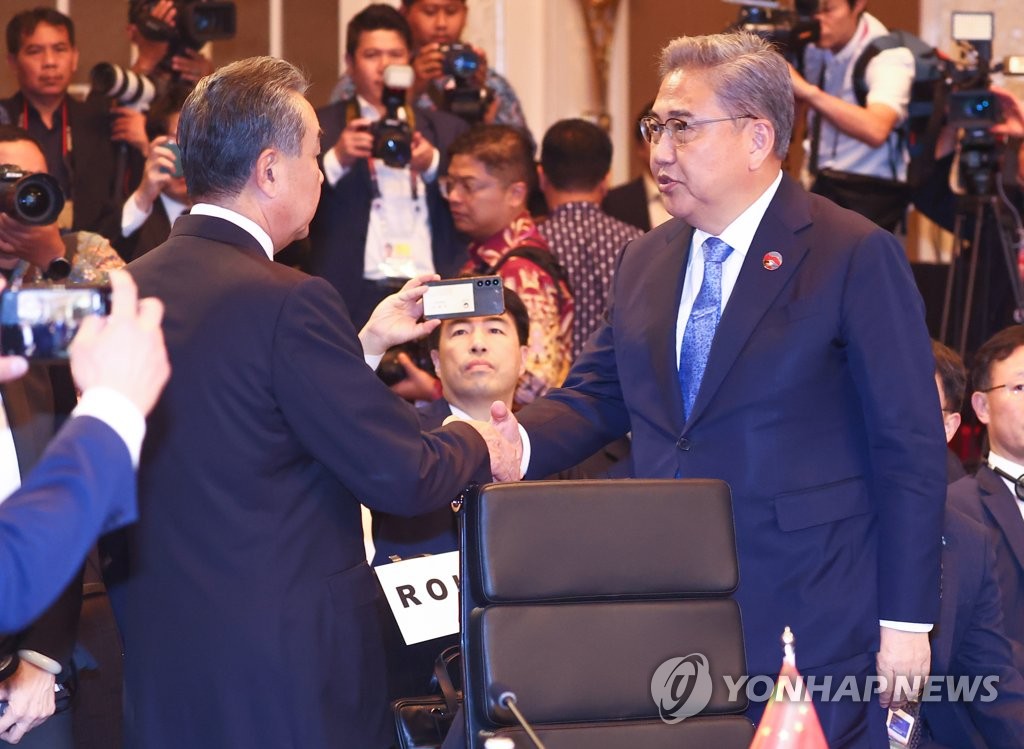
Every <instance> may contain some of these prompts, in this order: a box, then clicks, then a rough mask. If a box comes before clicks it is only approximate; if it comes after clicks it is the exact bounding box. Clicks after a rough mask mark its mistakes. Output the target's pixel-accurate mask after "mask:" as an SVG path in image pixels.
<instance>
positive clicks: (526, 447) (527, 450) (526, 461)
mask: <svg viewBox="0 0 1024 749" xmlns="http://www.w3.org/2000/svg"><path fill="white" fill-rule="evenodd" d="M519 436H520V437H521V438H522V440H523V461H522V462H521V463H520V464H519V473H520V475H521V476H525V475H526V469H527V468H529V467H530V454H531V452H532V448H531V447H530V435H528V434H527V433H526V430H525V429H523V425H522V424H520V425H519Z"/></svg>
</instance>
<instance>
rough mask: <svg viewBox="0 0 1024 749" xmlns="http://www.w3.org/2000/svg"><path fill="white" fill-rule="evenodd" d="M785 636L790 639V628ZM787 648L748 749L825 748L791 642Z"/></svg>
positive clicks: (825, 742)
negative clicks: (777, 676)
mask: <svg viewBox="0 0 1024 749" xmlns="http://www.w3.org/2000/svg"><path fill="white" fill-rule="evenodd" d="M786 635H788V636H789V637H790V638H792V635H791V634H790V633H789V628H787V629H786ZM786 635H784V636H783V640H784V641H785V639H786ZM786 645H787V646H786V657H785V658H783V659H782V670H781V671H780V672H779V679H778V681H777V682H776V683H775V692H774V693H773V694H772V701H771V702H769V703H768V707H767V708H765V711H764V716H763V717H762V718H761V723H760V725H758V727H757V733H756V734H755V735H754V740H753V742H751V744H750V749H828V742H827V741H825V734H824V733H823V732H822V730H821V724H820V723H819V722H818V714H817V713H816V712H815V711H814V703H812V702H811V698H810V696H809V695H808V694H807V691H806V690H805V689H804V686H803V679H802V678H801V677H800V672H799V671H797V670H796V660H795V658H794V656H793V650H792V639H790V641H789V642H787V643H786Z"/></svg>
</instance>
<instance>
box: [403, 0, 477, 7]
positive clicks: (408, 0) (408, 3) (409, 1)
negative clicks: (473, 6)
mask: <svg viewBox="0 0 1024 749" xmlns="http://www.w3.org/2000/svg"><path fill="white" fill-rule="evenodd" d="M460 2H461V3H462V4H463V5H466V3H468V2H469V0H460ZM415 4H416V0H402V7H403V8H411V7H412V6H414V5H415Z"/></svg>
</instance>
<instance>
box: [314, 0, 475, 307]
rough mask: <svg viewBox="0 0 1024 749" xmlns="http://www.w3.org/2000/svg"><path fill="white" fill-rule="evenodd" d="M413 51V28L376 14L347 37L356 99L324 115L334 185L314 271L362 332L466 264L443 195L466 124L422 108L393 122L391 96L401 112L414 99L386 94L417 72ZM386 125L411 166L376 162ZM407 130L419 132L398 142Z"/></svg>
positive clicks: (319, 222)
mask: <svg viewBox="0 0 1024 749" xmlns="http://www.w3.org/2000/svg"><path fill="white" fill-rule="evenodd" d="M411 43H412V39H411V33H410V31H409V25H408V24H407V23H406V21H405V19H404V18H403V17H402V15H401V14H400V13H399V12H398V11H397V10H395V9H394V8H392V7H390V6H388V5H384V4H381V3H377V4H373V5H370V6H368V7H367V8H366V9H365V10H363V11H362V12H360V13H359V14H357V15H356V16H354V17H353V18H352V21H351V22H350V23H349V26H348V29H347V32H346V56H345V60H346V66H347V68H348V73H349V75H350V76H351V79H352V81H353V82H354V84H355V94H354V96H353V97H352V98H350V99H348V100H346V101H343V102H337V103H335V104H330V105H328V106H326V107H324V108H321V109H319V110H317V117H318V118H319V120H320V127H321V128H322V130H323V133H322V135H321V141H320V142H321V148H322V164H323V170H324V174H325V176H326V180H325V184H324V188H323V194H322V196H321V198H320V205H319V207H318V208H317V212H316V216H315V218H314V219H313V223H312V224H311V226H310V244H311V248H312V258H311V264H312V270H313V272H314V273H315V274H316V275H319V276H322V277H324V278H326V279H327V280H328V281H330V282H331V283H332V284H333V285H334V286H335V288H337V289H338V291H339V292H340V293H341V295H342V297H343V298H344V299H345V302H346V304H347V305H348V308H349V311H350V313H351V315H352V319H353V322H354V323H355V324H356V326H361V325H362V324H363V323H365V322H366V320H367V319H368V318H369V316H370V313H371V312H372V311H373V309H374V307H376V305H377V303H378V302H380V301H381V300H382V299H383V298H384V297H385V296H387V295H388V294H390V293H392V292H393V291H395V290H396V289H397V288H399V287H400V286H401V285H402V283H404V281H405V280H406V279H408V278H411V277H413V276H416V275H420V274H423V273H434V272H437V273H439V274H441V275H442V276H447V275H452V274H453V273H454V272H455V271H456V270H457V269H458V267H459V265H460V264H461V263H462V262H463V261H464V260H465V259H466V254H465V247H464V244H463V243H462V241H461V240H460V239H459V237H458V236H457V235H456V233H455V229H454V227H453V225H452V219H451V215H450V213H449V212H448V206H447V204H446V203H445V201H444V199H443V198H442V197H441V194H440V192H439V190H438V187H437V176H438V174H439V173H440V172H442V171H443V170H444V167H445V157H444V151H445V150H446V149H447V146H448V144H450V143H451V142H452V141H453V140H454V139H455V137H456V136H457V135H458V134H459V133H461V132H462V131H464V130H465V129H466V127H467V126H466V124H465V123H464V122H463V121H462V120H460V119H459V118H457V117H453V116H452V115H449V114H446V113H445V112H436V111H430V110H425V109H422V108H420V107H418V106H412V107H409V106H405V105H404V104H402V105H400V106H398V107H397V108H396V111H395V112H393V113H389V112H388V106H386V104H385V101H384V99H385V94H387V98H388V99H389V101H390V102H391V103H392V105H393V104H394V103H395V101H398V102H399V103H401V102H402V101H404V99H405V97H406V96H407V93H403V92H402V90H401V89H397V90H396V89H393V88H390V87H388V88H386V87H385V77H386V76H385V71H386V70H388V69H389V68H391V69H392V70H395V66H401V65H407V64H408V62H409V50H410V45H411ZM398 72H399V73H400V72H401V71H398ZM406 72H408V71H406ZM407 85H408V83H407ZM392 115H395V116H392ZM382 118H385V119H386V122H385V123H383V124H385V125H386V126H387V127H388V128H391V129H393V130H394V131H396V132H395V133H392V137H389V138H388V139H386V145H390V146H394V147H395V148H396V149H397V148H399V147H400V142H401V141H403V140H404V141H406V143H405V145H404V146H403V147H405V148H407V149H408V154H407V157H408V164H407V165H406V166H404V167H400V166H394V165H389V164H388V163H386V159H385V158H380V156H385V157H387V156H388V154H377V155H375V154H374V140H375V136H374V133H373V129H374V127H375V126H376V124H377V123H381V120H382ZM410 125H411V126H412V127H409V126H410ZM403 128H404V129H405V130H406V131H410V130H411V132H409V133H408V134H407V135H404V136H403V135H398V132H400V131H402V130H403ZM387 160H389V159H387Z"/></svg>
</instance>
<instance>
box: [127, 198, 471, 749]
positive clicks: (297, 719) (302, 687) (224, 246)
mask: <svg viewBox="0 0 1024 749" xmlns="http://www.w3.org/2000/svg"><path fill="white" fill-rule="evenodd" d="M129 271H130V272H131V273H132V275H133V276H134V277H135V279H136V280H137V281H138V284H139V290H140V294H142V295H145V296H156V297H158V298H160V299H162V300H163V301H164V304H165V305H166V314H165V316H164V333H165V340H166V342H167V348H168V352H169V354H170V361H171V366H172V368H173V373H172V375H171V379H170V382H169V383H168V385H167V388H166V389H165V390H164V393H163V396H162V397H161V399H160V401H159V402H158V404H157V406H156V408H155V409H154V411H153V413H152V414H151V416H150V420H149V424H150V427H149V431H148V433H147V437H146V442H145V444H144V447H143V456H142V464H141V468H140V472H139V496H140V503H141V506H140V516H141V519H140V522H139V523H138V524H137V525H136V526H135V528H134V538H133V543H132V544H131V546H132V549H131V559H130V564H129V570H128V572H129V576H128V579H127V581H126V582H125V583H123V584H122V585H118V586H115V588H116V589H114V588H112V589H111V599H112V602H113V603H114V607H115V612H116V613H117V614H118V617H119V623H120V625H121V631H122V633H123V635H124V643H125V695H126V710H125V729H126V737H127V742H128V746H141V747H146V749H159V748H160V747H181V746H188V747H193V748H194V749H202V748H203V747H210V748H211V749H212V748H213V747H242V746H245V747H268V748H269V747H275V748H276V747H284V746H295V747H303V748H304V749H317V747H323V748H325V749H326V748H327V747H338V746H353V747H356V746H358V747H366V748H367V749H373V748H375V747H385V746H387V745H388V743H389V732H388V725H387V702H386V697H385V690H384V665H383V664H384V661H383V652H382V646H381V638H380V627H379V624H378V618H377V611H376V602H377V598H378V596H379V587H378V585H377V582H376V580H375V579H374V577H373V574H372V572H371V571H370V568H369V566H368V565H367V564H366V560H365V551H364V546H363V542H362V529H361V517H360V507H359V504H360V502H362V503H363V504H365V505H367V506H368V507H370V508H371V509H378V510H386V511H389V512H393V513H404V514H408V515H413V514H419V513H422V512H425V511H428V510H431V509H434V508H436V507H438V506H441V505H443V504H444V503H446V502H447V501H448V500H449V499H450V498H451V497H452V496H454V495H455V494H456V493H457V492H458V491H459V490H460V489H461V488H462V487H463V486H464V485H465V484H466V483H468V482H469V481H470V480H471V479H476V480H479V479H480V478H481V475H480V474H481V471H482V472H484V473H489V462H488V459H487V450H486V447H485V445H484V442H483V440H482V439H480V437H479V436H478V435H477V433H476V432H475V431H474V430H473V429H472V428H471V427H469V426H467V425H464V424H454V425H451V426H448V427H445V428H444V429H442V430H440V431H439V432H437V433H435V434H430V435H421V433H420V429H419V424H418V422H417V420H416V416H415V414H414V413H413V411H412V410H411V409H410V408H408V406H407V405H406V404H404V403H403V402H402V401H400V400H399V399H398V398H397V397H396V396H394V395H393V394H392V393H391V392H390V390H388V388H387V386H385V385H384V384H383V383H382V382H381V381H380V380H379V379H378V378H377V377H376V376H375V375H374V373H373V372H372V371H371V370H370V368H369V367H367V366H366V364H365V362H364V360H363V352H362V348H361V346H360V343H359V341H358V339H357V338H356V332H355V330H354V329H353V327H352V324H351V323H350V322H349V319H348V315H347V314H346V312H345V309H344V305H343V304H342V301H341V298H340V297H339V296H338V294H337V292H336V291H335V290H334V289H333V288H332V287H331V286H330V284H328V283H327V282H326V281H325V280H323V279H321V278H314V277H310V276H307V275H306V274H304V273H301V272H299V271H296V270H294V269H292V268H288V267H286V266H283V265H281V264H279V263H273V262H271V261H270V260H269V259H268V258H267V256H266V255H265V254H264V251H263V250H262V248H261V247H260V246H259V244H258V243H257V241H256V240H255V238H253V237H252V236H251V235H250V234H248V233H247V232H245V231H243V230H241V229H239V228H238V227H237V226H235V225H234V224H232V223H230V222H228V221H225V220H222V219H218V218H212V217H208V216H196V215H188V216H182V217H181V218H180V219H178V220H177V221H176V222H175V224H174V228H173V229H172V230H171V237H170V239H168V241H167V242H166V243H165V244H163V245H161V246H160V247H157V248H156V249H154V250H152V251H151V252H149V253H147V254H146V255H144V256H143V257H141V258H140V259H138V260H136V261H135V262H133V263H131V264H130V265H129ZM200 685H201V686H200Z"/></svg>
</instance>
